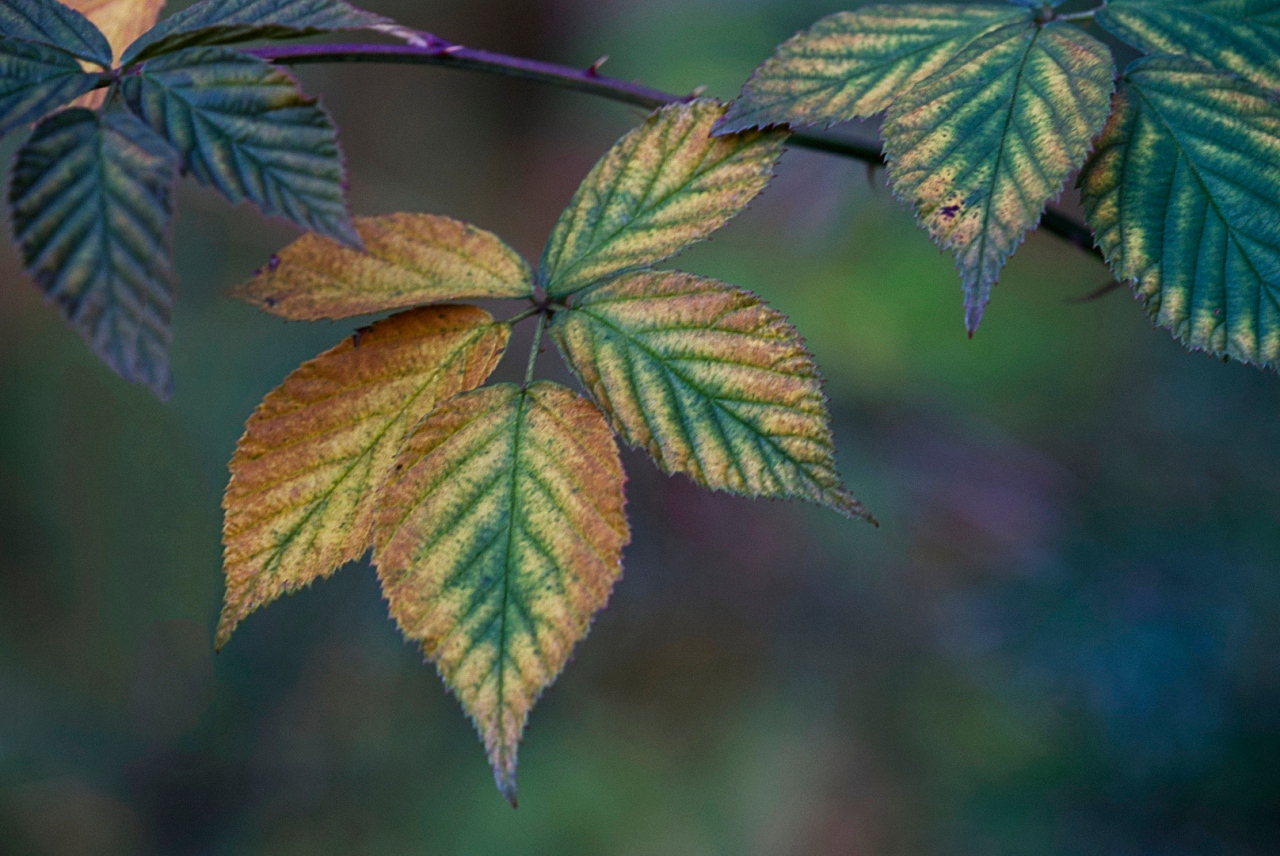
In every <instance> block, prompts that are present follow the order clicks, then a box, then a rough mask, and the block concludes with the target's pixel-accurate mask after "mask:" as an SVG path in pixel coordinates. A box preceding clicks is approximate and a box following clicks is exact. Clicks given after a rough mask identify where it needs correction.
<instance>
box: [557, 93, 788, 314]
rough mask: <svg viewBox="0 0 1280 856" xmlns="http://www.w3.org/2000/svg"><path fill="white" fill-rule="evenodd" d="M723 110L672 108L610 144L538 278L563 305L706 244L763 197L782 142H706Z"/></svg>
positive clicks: (767, 136) (734, 137) (754, 136)
mask: <svg viewBox="0 0 1280 856" xmlns="http://www.w3.org/2000/svg"><path fill="white" fill-rule="evenodd" d="M723 115H724V105H723V104H721V103H720V102H718V101H714V100H711V99H699V100H697V101H692V102H690V103H687V104H686V103H678V104H671V105H668V106H666V107H663V108H661V109H659V110H656V111H654V112H653V113H652V114H651V115H650V116H649V118H647V119H646V120H645V122H644V124H643V125H641V126H640V127H639V128H636V129H635V130H633V131H631V132H630V133H628V134H627V135H626V136H624V137H623V138H622V139H621V140H619V141H618V142H617V143H615V144H614V146H613V148H611V149H610V150H609V151H608V152H607V153H606V154H605V156H604V157H602V158H601V159H600V160H599V162H597V163H596V165H595V166H594V167H592V169H591V172H590V173H589V174H588V175H587V177H586V178H585V179H583V181H582V185H581V186H580V187H579V188H578V191H577V193H575V194H574V196H573V199H572V200H570V202H569V206H568V207H567V208H565V210H564V213H563V214H561V215H560V219H559V221H557V222H556V225H555V229H553V230H552V232H551V237H550V238H549V239H548V240H547V245H546V248H545V249H544V250H543V253H542V265H541V270H540V271H539V276H540V277H541V278H542V280H543V283H544V284H545V285H546V288H547V293H548V294H550V295H551V296H552V297H564V296H565V295H568V294H572V293H573V292H575V291H578V290H580V289H583V288H586V287H588V286H590V285H591V284H592V283H595V282H599V281H600V280H602V279H606V278H608V277H610V276H614V275H616V274H619V273H622V272H623V271H628V270H643V269H644V268H647V267H650V266H652V265H654V264H657V263H658V262H660V261H662V260H663V259H666V258H670V257H671V256H673V255H675V254H676V253H678V252H680V251H681V250H683V249H684V248H685V247H687V246H689V245H690V244H693V243H696V242H698V241H701V240H704V239H705V238H706V237H707V236H708V235H710V234H711V233H712V232H714V231H715V230H716V229H719V228H720V227H721V226H723V225H724V224H725V223H727V222H729V220H731V219H732V218H733V217H734V216H736V215H737V214H738V212H739V211H741V210H742V209H744V208H746V207H747V205H748V203H750V202H751V200H752V199H754V198H755V197H756V195H757V194H759V193H760V191H762V190H764V188H765V186H766V185H767V184H768V183H769V179H771V178H772V177H773V167H774V164H776V163H777V161H778V158H779V157H781V155H782V151H783V149H782V144H783V142H784V141H785V140H786V134H785V133H782V132H779V131H768V132H760V131H749V132H747V133H743V134H731V135H728V136H724V137H712V136H711V128H712V126H713V125H714V124H715V123H716V121H717V120H718V119H719V118H720V117H721V116H723Z"/></svg>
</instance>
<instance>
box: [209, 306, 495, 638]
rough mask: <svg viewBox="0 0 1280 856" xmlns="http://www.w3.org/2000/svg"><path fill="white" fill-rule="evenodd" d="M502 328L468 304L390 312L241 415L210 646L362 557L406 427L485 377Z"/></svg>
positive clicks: (227, 498)
mask: <svg viewBox="0 0 1280 856" xmlns="http://www.w3.org/2000/svg"><path fill="white" fill-rule="evenodd" d="M509 336H510V331H509V328H508V326H507V325H506V324H497V323H495V322H494V320H493V318H492V317H491V316H490V315H489V313H487V312H485V311H484V310H482V309H478V308H476V307H474V306H428V307H424V308H421V309H415V310H410V311H408V312H403V313H400V314H399V315H393V316H392V317H390V318H387V319H385V320H383V321H380V322H378V323H377V324H374V325H373V326H372V327H370V328H369V329H368V330H366V331H364V332H362V333H357V334H356V335H355V336H353V337H351V338H348V339H346V340H344V341H343V342H342V344H340V345H338V346H337V347H335V348H333V349H331V350H329V351H326V352H325V353H323V354H321V355H320V356H319V357H316V358H315V359H314V360H311V361H309V362H306V363H303V364H302V366H301V367H299V368H298V369H297V370H296V371H294V372H293V373H292V374H291V375H289V377H288V378H286V379H285V382H284V383H283V384H281V385H280V387H278V388H277V389H276V390H275V391H273V392H271V393H270V394H268V395H267V397H266V398H265V399H264V400H263V402H262V404H261V405H259V407H258V409H257V411H256V412H254V414H253V416H252V417H250V419H249V423H248V426H247V428H246V430H245V434H244V436H243V437H242V438H241V439H240V442H239V444H238V445H237V446H236V452H235V456H234V457H233V458H232V459H231V466H230V469H231V481H230V483H228V485H227V492H226V496H225V498H224V500H223V507H224V508H225V509H226V521H225V524H224V526H223V545H224V547H225V571H226V577H227V591H226V605H225V607H224V609H223V612H222V618H221V621H220V622H219V625H218V637H217V644H218V645H219V646H221V645H223V644H225V643H226V641H227V639H228V638H229V637H230V635H231V632H232V631H233V630H234V629H235V627H236V625H237V624H239V622H240V621H241V620H242V619H244V618H245V616H247V615H248V614H249V613H250V612H252V611H253V610H255V609H257V608H258V607H260V606H262V605H263V604H266V603H269V602H270V601H272V600H274V599H276V598H278V597H280V596H281V595H283V594H287V593H289V592H292V591H294V590H296V589H298V588H300V587H302V586H305V585H308V584H309V583H311V582H312V581H314V580H316V579H317V578H320V577H325V576H328V575H329V574H331V573H333V572H334V571H335V570H336V569H337V568H339V567H340V566H342V565H343V564H345V563H347V562H349V561H352V560H354V559H358V558H360V556H362V555H363V554H364V553H365V551H366V550H368V549H369V547H370V545H371V536H372V531H373V521H374V510H375V506H376V499H377V494H378V490H379V488H380V486H381V484H382V482H383V481H384V479H385V478H386V475H387V473H388V471H389V470H390V468H391V465H392V462H393V461H394V459H395V455H396V452H397V450H398V449H399V446H400V442H401V440H402V439H403V437H404V435H405V434H406V433H407V432H408V431H409V430H410V429H411V428H413V426H414V425H416V424H417V423H418V421H419V420H420V419H421V418H422V417H423V416H425V415H426V414H427V413H429V412H430V411H431V409H432V408H433V407H435V406H436V404H437V402H439V401H441V400H443V399H445V398H448V397H449V396H451V395H454V394H456V393H458V392H462V391H464V390H469V389H473V388H474V387H476V386H478V385H479V384H481V383H483V382H484V380H485V378H487V377H488V376H489V373H490V372H492V371H493V368H494V366H496V365H497V362H498V359H499V358H500V357H501V356H502V352H503V350H504V349H505V348H506V344H507V340H508V338H509Z"/></svg>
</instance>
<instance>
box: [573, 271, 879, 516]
mask: <svg viewBox="0 0 1280 856" xmlns="http://www.w3.org/2000/svg"><path fill="white" fill-rule="evenodd" d="M551 334H552V336H554V337H555V340H556V343H557V344H558V345H559V346H560V349H561V350H562V351H563V353H564V355H565V359H566V360H567V361H568V363H569V366H570V368H572V369H573V371H574V373H575V374H576V375H577V376H578V378H579V379H581V380H582V382H583V385H584V386H586V388H587V389H588V391H590V393H591V395H592V397H594V398H595V400H596V402H597V403H599V404H600V406H601V408H602V409H603V410H604V411H605V413H606V414H608V416H609V419H610V420H611V421H612V422H613V427H614V429H615V430H617V432H618V433H619V434H621V435H622V438H623V439H624V440H625V441H626V442H627V443H628V444H629V445H631V446H633V447H637V446H639V447H644V448H645V449H646V450H647V451H648V452H649V454H650V455H651V456H652V457H653V459H654V460H655V461H657V462H658V464H659V466H661V467H662V468H663V469H664V470H666V471H667V472H683V473H688V474H689V476H690V477H691V478H693V480H694V481H696V482H698V484H701V485H703V486H705V487H709V488H712V489H714V490H725V491H729V492H731V493H736V494H741V495H745V496H767V497H773V498H777V499H806V500H809V501H811V502H817V503H820V504H822V505H827V506H829V507H831V508H834V509H835V510H837V511H840V512H841V513H843V514H847V515H849V516H850V517H862V518H864V519H867V520H870V519H872V518H871V515H870V514H869V513H868V512H867V510H866V509H865V508H863V506H862V504H861V503H860V502H858V501H857V500H856V499H854V498H853V497H852V496H850V495H849V492H848V491H847V490H846V489H845V488H844V486H843V485H842V484H841V483H840V475H839V473H838V471H837V470H836V461H835V449H834V448H833V447H832V442H831V428H830V424H829V423H830V416H829V415H828V413H827V402H826V397H825V396H824V395H823V394H822V380H821V377H820V376H819V375H818V369H817V366H815V365H814V363H813V358H812V357H810V356H809V353H808V351H806V350H805V347H804V343H803V342H801V341H800V337H799V336H798V335H797V334H796V331H795V330H794V329H793V328H792V327H791V325H790V324H789V323H787V320H786V318H784V317H783V316H782V314H781V313H779V312H777V311H775V310H773V309H770V308H769V307H768V306H766V305H765V304H764V303H762V302H761V301H760V299H759V298H758V297H756V296H755V295H754V294H751V293H750V292H747V291H743V290H742V289H740V288H735V287H733V286H731V285H726V284H725V283H722V282H716V281H715V280H711V279H705V278H703V277H697V276H693V275H691V274H687V273H679V272H670V273H668V272H662V273H656V272H651V273H638V274H630V275H626V276H622V277H619V278H618V279H616V280H613V281H611V282H608V283H605V284H604V285H601V286H600V287H598V288H594V289H592V290H590V291H588V292H586V294H585V295H584V296H583V297H582V299H581V300H580V301H578V302H576V303H575V304H574V306H573V308H571V309H569V310H566V311H563V312H559V313H557V314H556V316H555V319H554V320H553V321H552V325H551Z"/></svg>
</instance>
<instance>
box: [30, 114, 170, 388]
mask: <svg viewBox="0 0 1280 856" xmlns="http://www.w3.org/2000/svg"><path fill="white" fill-rule="evenodd" d="M177 168H178V165H177V161H176V159H175V158H174V155H173V151H172V150H171V149H170V148H169V146H168V144H166V143H165V141H164V140H162V139H160V138H159V137H158V136H156V135H155V133H154V132H153V131H152V130H151V129H150V128H148V127H147V126H146V125H145V124H144V123H143V122H141V121H140V120H139V119H138V118H137V117H135V116H133V115H132V114H130V113H127V112H125V111H123V110H110V111H107V112H105V113H102V114H98V113H94V112H92V111H89V110H85V109H83V108H78V107H77V108H72V109H69V110H65V111H63V112H61V113H55V114H54V115H52V116H50V117H49V118H47V119H45V120H44V121H43V122H41V123H40V124H39V125H37V126H36V129H35V132H34V133H33V134H32V135H31V138H30V139H29V140H28V141H27V143H26V145H24V146H23V147H22V149H21V151H19V152H18V157H17V162H16V163H15V165H14V168H13V179H12V182H11V184H10V187H9V203H10V207H11V211H12V216H13V225H14V232H15V234H16V236H17V238H18V241H19V242H20V244H21V246H22V255H23V259H24V261H25V264H26V268H27V270H28V271H29V272H30V273H31V274H32V275H33V276H34V277H35V279H36V281H37V282H38V283H39V285H40V287H41V288H43V289H44V291H45V294H47V295H48V297H49V299H50V300H52V301H53V302H55V303H57V304H58V307H59V308H60V309H61V310H62V312H63V313H64V314H65V315H66V316H67V319H68V321H69V322H70V323H71V326H72V327H74V328H75V329H76V330H77V331H78V332H79V333H80V335H81V336H83V337H84V338H85V340H86V341H88V342H89V344H90V345H91V346H92V347H93V349H94V350H95V351H96V352H97V353H98V355H99V356H100V357H101V358H102V359H103V361H104V362H106V363H107V365H109V366H111V368H113V369H114V370H115V371H116V372H118V373H119V374H120V376H121V377H123V378H124V379H125V380H128V381H131V382H138V383H145V384H146V385H147V386H149V387H151V389H152V390H154V391H155V393H156V394H157V395H159V396H161V397H167V396H168V394H169V390H170V388H171V387H172V378H171V376H170V372H169V357H168V350H169V342H170V339H171V330H170V321H169V316H170V312H171V309H172V304H173V295H172V293H171V291H170V285H169V282H170V278H171V268H170V261H169V248H168V232H169V222H170V220H171V218H172V214H173V184H174V182H175V180H176V179H177Z"/></svg>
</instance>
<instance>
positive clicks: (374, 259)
mask: <svg viewBox="0 0 1280 856" xmlns="http://www.w3.org/2000/svg"><path fill="white" fill-rule="evenodd" d="M356 231H357V232H359V234H360V237H361V238H362V239H363V240H364V244H365V247H366V249H367V250H368V252H367V253H362V252H359V251H358V250H352V249H349V248H347V247H344V246H342V245H340V244H338V243H336V242H334V241H332V240H329V239H328V238H322V237H320V236H318V235H314V234H307V235H303V236H302V237H301V238H299V239H298V240H296V241H294V242H293V243H292V244H290V245H289V246H287V247H285V248H284V249H283V250H281V251H280V254H279V255H278V256H277V257H276V258H274V259H272V262H271V264H269V265H267V267H265V268H263V269H262V270H261V271H259V272H258V274H257V275H256V276H255V277H254V278H253V279H251V280H249V281H248V282H246V283H244V284H242V285H240V286H237V287H236V289H235V290H234V291H233V292H232V294H233V295H234V296H236V297H239V298H240V299H242V300H245V301H247V302H249V303H252V304H254V305H256V306H258V307H259V308H260V309H263V310H264V311H266V312H271V313H273V314H275V315H280V316H282V317H284V318H289V319H291V320H295V321H315V320H318V319H320V318H347V317H350V316H352V315H367V314H370V313H373V312H385V311H387V310H390V309H402V308H404V307H406V306H419V305H422V304H424V303H437V302H440V301H444V300H458V299H462V298H475V297H527V296H529V295H530V294H531V293H532V291H533V274H532V272H531V271H530V270H529V265H528V263H526V262H525V260H524V259H522V258H520V255H519V254H518V253H516V251H515V250H513V249H511V248H510V247H508V246H507V245H506V244H504V243H503V242H502V241H501V240H500V239H499V238H498V237H497V236H496V235H494V234H493V233H491V232H486V231H485V230H483V229H478V228H476V227H475V226H472V225H470V224H468V223H463V222H461V221H459V220H453V219H451V218H449V217H441V216H439V215H436V214H387V215H385V216H381V217H358V218H356Z"/></svg>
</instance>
